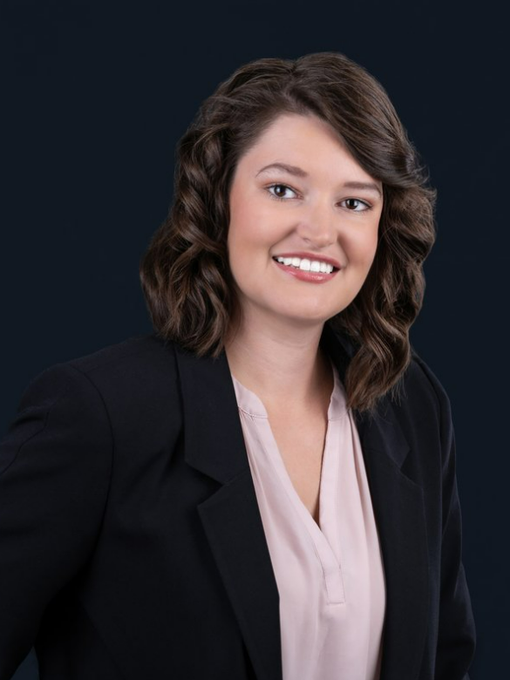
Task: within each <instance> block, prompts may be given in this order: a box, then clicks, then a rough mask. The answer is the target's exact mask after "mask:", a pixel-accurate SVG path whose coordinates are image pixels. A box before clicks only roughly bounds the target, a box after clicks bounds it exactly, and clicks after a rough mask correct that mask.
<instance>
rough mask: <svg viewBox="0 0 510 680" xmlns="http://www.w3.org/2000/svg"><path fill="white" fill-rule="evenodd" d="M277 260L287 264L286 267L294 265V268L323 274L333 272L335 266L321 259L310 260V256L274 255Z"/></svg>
mask: <svg viewBox="0 0 510 680" xmlns="http://www.w3.org/2000/svg"><path fill="white" fill-rule="evenodd" d="M273 259H274V260H275V261H276V262H279V263H280V264H283V265H285V266H286V267H293V268H294V269H300V270H301V271H304V272H317V273H319V272H320V273H321V274H331V273H332V272H333V271H334V270H335V267H333V265H332V264H329V263H328V262H322V261H321V260H309V259H308V258H305V257H303V258H301V257H274V258H273Z"/></svg>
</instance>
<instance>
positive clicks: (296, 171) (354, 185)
mask: <svg viewBox="0 0 510 680" xmlns="http://www.w3.org/2000/svg"><path fill="white" fill-rule="evenodd" d="M273 169H275V170H283V171H284V172H287V173H289V175H294V176H295V177H308V173H307V172H305V171H304V170H303V169H302V168H298V167H297V166H296V165H288V163H270V164H269V165H265V166H264V167H263V168H261V169H260V170H259V171H258V172H257V175H260V173H261V172H265V171H266V170H273ZM257 175H255V177H257ZM344 187H348V188H349V189H368V190H369V191H375V192H377V193H378V194H379V196H381V195H382V194H381V190H380V189H379V187H378V186H377V184H375V183H374V182H354V181H351V182H345V183H344Z"/></svg>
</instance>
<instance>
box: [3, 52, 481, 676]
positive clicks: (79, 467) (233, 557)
mask: <svg viewBox="0 0 510 680" xmlns="http://www.w3.org/2000/svg"><path fill="white" fill-rule="evenodd" d="M178 152H179V153H178V165H177V172H176V181H175V196H174V203H173V206H172V209H171V212H170V215H169V217H168V219H167V220H166V222H165V223H164V224H163V225H162V226H161V227H160V229H159V230H158V232H157V233H156V234H155V236H154V239H153V241H152V243H151V244H150V247H149V249H148V251H147V253H146V254H145V256H144V258H143V261H142V263H141V280H142V285H143V289H144V293H145V295H146V299H147V302H148V306H149V309H150V312H151V315H152V319H153V322H154V326H155V331H156V332H155V333H154V334H153V335H150V336H141V337H136V338H130V339H128V340H126V341H125V342H123V343H120V344H118V345H114V346H111V347H107V348H105V349H103V350H100V351H98V352H96V353H94V354H92V355H89V356H87V357H82V358H79V359H76V360H74V361H69V362H66V363H62V364H58V365H56V366H53V367H51V368H49V369H47V370H46V371H45V372H43V373H42V374H41V375H40V376H38V377H37V378H36V379H35V380H34V381H33V382H32V383H31V385H30V386H29V387H28V389H27V390H26V392H25V394H24V395H23V398H22V402H21V404H20V409H19V413H18V416H17V418H16V419H15V421H14V422H13V424H12V425H11V428H10V430H9V433H8V435H7V437H6V438H5V439H4V440H3V442H2V445H1V457H0V461H1V467H0V469H1V474H0V510H1V512H0V540H1V544H2V551H1V557H0V595H1V597H0V601H1V607H0V633H1V635H0V680H6V679H7V678H9V677H10V676H11V674H12V673H13V672H14V670H15V669H16V667H17V665H18V664H19V663H20V662H21V661H22V659H23V658H24V656H25V655H26V653H27V652H28V651H29V649H30V647H31V646H32V645H35V649H36V652H37V655H38V660H39V666H40V675H41V678H51V679H52V680H56V679H59V680H60V679H64V678H65V679H66V680H70V679H72V680H78V679H80V680H81V679H85V678H91V677H94V678H108V679H109V680H111V679H113V678H119V679H120V678H124V679H128V680H129V679H133V680H134V679H135V678H136V679H137V680H138V679H139V678H148V679H151V678H160V677H164V676H166V677H171V678H182V679H183V680H184V679H186V680H188V679H190V678H193V679H194V678H197V679H198V678H200V679H203V678H208V679H209V678H211V679H212V678H222V679H224V678H232V679H236V680H238V679H239V680H242V679H243V678H246V679H247V678H257V680H276V679H277V678H280V679H283V680H312V679H313V680H329V679H330V678H339V677H342V678H349V680H375V679H377V678H379V679H380V680H400V679H402V680H404V679H405V680H432V679H434V680H462V679H464V680H466V678H468V675H467V672H468V668H469V665H470V662H471V659H472V656H473V653H474V648H475V628H474V622H473V616H472V611H471V604H470V598H469V593H468V589H467V585H466V579H465V574H464V569H463V565H462V559H461V514H460V506H459V499H458V494H457V486H456V478H455V448H454V434H453V428H452V421H451V413H450V406H449V400H448V397H447V395H446V394H445V392H444V389H443V388H442V386H441V384H440V383H439V381H438V380H437V378H436V377H435V376H434V374H433V373H432V372H431V370H430V369H429V368H428V367H427V366H426V364H425V363H424V362H423V361H422V360H421V359H420V358H419V357H418V356H417V355H416V354H415V353H414V351H413V350H412V348H411V346H410V343H409V336H408V332H409V328H410V326H411V324H412V323H413V321H414V319H415V318H416V315H417V314H418V312H419V309H420V307H421V304H422V299H423V291H424V280H423V273H422V264H423V261H424V259H425V257H426V256H427V254H428V253H429V251H430V248H431V246H432V244H433V240H434V219H433V208H434V200H435V192H434V190H433V189H432V188H430V187H428V186H427V183H426V177H425V173H424V170H423V168H422V167H421V166H420V164H419V161H418V156H417V154H416V152H415V150H414V149H413V147H412V145H411V143H410V142H409V140H408V139H407V136H406V133H405V131H404V129H403V127H402V125H401V123H400V122H399V119H398V117H397V115H396V113H395V111H394V109H393V107H392V105H391V103H390V101H389V100H388V97H387V95H386V93H385V91H384V90H383V88H382V87H381V86H380V85H379V84H378V83H377V81H376V80H375V79H374V78H373V77H371V76H370V75H369V74H368V73H366V71H365V70H364V69H363V68H362V67H360V66H358V65H356V64H355V63H353V62H352V61H350V60H349V59H348V58H346V57H345V56H343V55H341V54H337V53H331V52H325V53H318V54H311V55H307V56H304V57H301V58H300V59H297V60H294V61H292V60H282V59H260V60H258V61H254V62H252V63H249V64H247V65H246V66H244V67H242V68H240V69H239V70H238V71H236V72H235V73H234V74H233V75H232V76H231V77H230V78H229V79H228V80H226V81H225V82H223V83H222V84H221V85H220V86H219V88H218V89H217V91H216V92H215V93H214V94H213V95H212V96H211V97H209V98H208V99H207V100H206V101H205V102H204V103H203V105H202V107H201V109H200V111H199V112H198V115H197V117H196V119H195V121H194V122H193V124H192V125H191V126H190V128H189V129H188V130H187V132H186V134H185V135H184V137H183V138H182V140H181V142H180V144H179V149H178Z"/></svg>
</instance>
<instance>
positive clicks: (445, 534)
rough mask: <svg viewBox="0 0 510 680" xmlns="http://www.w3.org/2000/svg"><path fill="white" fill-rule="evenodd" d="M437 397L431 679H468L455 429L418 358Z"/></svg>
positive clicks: (467, 605)
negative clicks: (438, 473)
mask: <svg viewBox="0 0 510 680" xmlns="http://www.w3.org/2000/svg"><path fill="white" fill-rule="evenodd" d="M417 360H418V362H419V364H420V365H421V367H422V368H423V370H424V372H425V374H426V376H427V377H428V379H429V380H430V382H431V384H432V387H433V388H434V391H435V392H436V395H437V398H438V400H439V408H440V414H441V442H442V479H443V484H442V543H441V586H440V602H439V629H438V643H437V654H436V666H435V675H434V680H469V675H468V670H469V666H470V665H471V661H472V659H473V656H474V653H475V647H476V629H475V623H474V617H473V611H472V606H471V599H470V595H469V591H468V586H467V582H466V575H465V571H464V565H463V563H462V516H461V508H460V502H459V494H458V489H457V477H456V450H455V432H454V427H453V422H452V414H451V404H450V400H449V398H448V395H447V394H446V392H445V390H444V388H443V386H442V385H441V383H440V382H439V380H438V379H437V377H436V376H435V375H434V374H433V373H432V371H431V370H430V368H428V366H427V365H426V364H425V363H424V362H423V361H422V360H421V359H419V358H417Z"/></svg>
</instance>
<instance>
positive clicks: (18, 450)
mask: <svg viewBox="0 0 510 680" xmlns="http://www.w3.org/2000/svg"><path fill="white" fill-rule="evenodd" d="M111 466H112V434H111V428H110V424H109V419H108V416H107V412H106V409H105V405H104V403H103V401H102V398H101V396H100V394H99V393H98V391H97V389H96V388H95V386H94V385H93V383H92V382H91V381H90V380H89V378H88V377H87V376H85V375H84V374H83V373H81V372H80V371H79V370H77V369H75V368H73V367H72V366H70V365H69V364H56V365H55V366H53V367H51V368H49V369H47V370H46V371H43V373H41V374H40V375H39V376H37V377H36V378H35V379H34V380H33V381H32V383H31V384H30V385H29V386H28V388H27V389H26V390H25V392H24V394H23V396H22V399H21V402H20V404H19V407H18V411H17V414H16V416H15V418H14V420H13V421H12V423H11V424H10V427H9V430H8V432H7V434H6V436H5V437H4V438H3V439H2V440H1V441H0V680H8V678H10V677H11V676H12V674H13V673H14V672H15V670H16V668H17V667H18V666H19V664H20V663H21V662H22V661H23V659H24V658H25V656H26V655H27V653H28V652H29V651H30V648H31V647H32V645H33V643H34V641H35V638H36V636H37V632H38V629H39V626H40V623H41V619H42V617H43V614H44V610H45V607H46V606H47V605H48V603H49V602H50V600H51V599H52V598H53V597H54V596H55V595H56V594H57V593H58V592H59V590H60V589H61V588H63V587H64V586H65V585H66V584H67V583H68V582H69V581H70V580H71V579H72V578H73V577H74V576H75V575H76V574H77V573H78V572H79V570H80V568H81V567H82V566H83V565H84V564H85V562H86V561H87V559H88V558H89V557H90V555H91V553H92V552H93V549H94V544H95V541H96V539H97V536H98V532H99V530H100V525H101V521H102V517H103V513H104V509H105V504H106V499H107V495H108V487H109V480H110V474H111Z"/></svg>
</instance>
